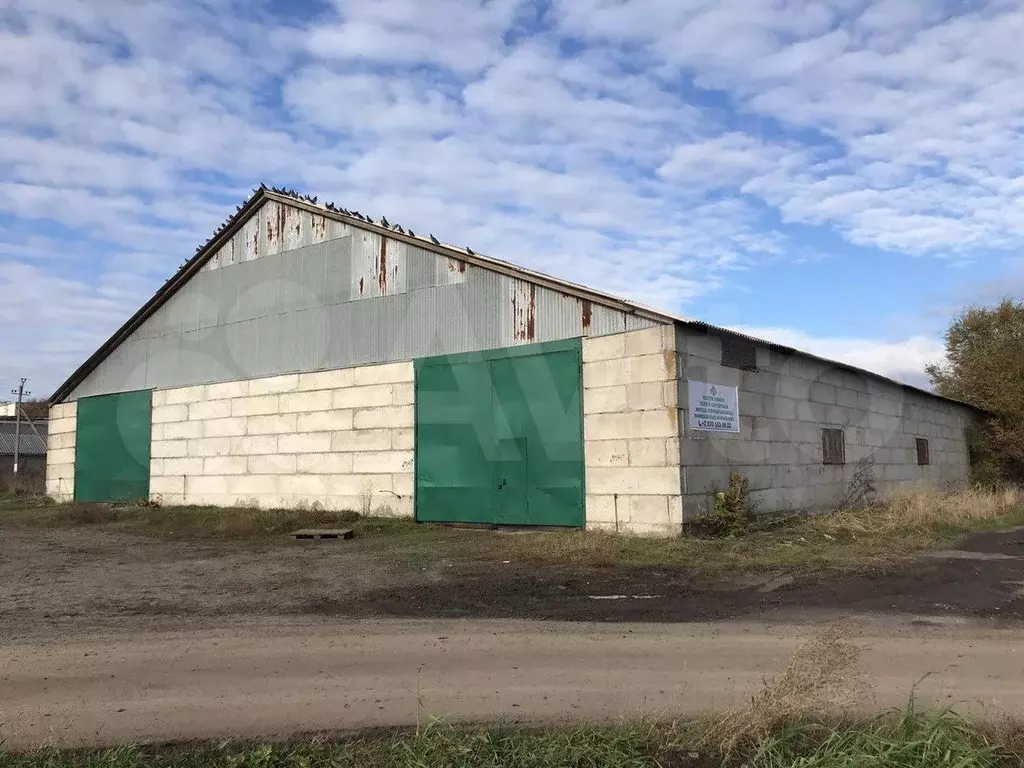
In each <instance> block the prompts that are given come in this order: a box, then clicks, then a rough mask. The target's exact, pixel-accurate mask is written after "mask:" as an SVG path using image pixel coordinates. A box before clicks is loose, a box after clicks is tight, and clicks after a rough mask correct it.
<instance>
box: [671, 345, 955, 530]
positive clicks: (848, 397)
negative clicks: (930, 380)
mask: <svg viewBox="0 0 1024 768" xmlns="http://www.w3.org/2000/svg"><path fill="white" fill-rule="evenodd" d="M721 344H722V342H721V338H720V337H719V336H717V335H715V334H713V333H702V332H699V331H693V330H690V329H686V328H683V327H679V328H678V329H677V332H676V345H677V349H678V350H679V360H680V408H681V413H680V416H681V420H680V424H681V425H682V434H683V436H684V439H683V441H682V447H681V455H682V464H683V492H684V494H685V497H684V507H685V511H686V513H687V515H693V514H695V513H696V512H697V511H698V510H700V509H701V508H703V507H704V506H706V505H707V504H708V502H709V500H710V495H711V494H713V493H714V492H716V491H719V490H722V489H724V488H725V487H726V486H727V485H728V483H729V474H730V472H737V473H739V474H741V475H743V476H745V477H746V478H747V479H748V481H749V484H750V489H751V500H752V501H753V503H754V504H755V505H756V508H757V509H758V510H760V511H779V510H787V509H813V508H822V507H828V506H831V505H834V504H835V503H836V502H837V501H839V500H840V499H842V498H843V496H844V495H845V494H846V492H847V490H848V488H849V485H850V482H851V480H852V479H853V476H854V473H855V472H857V470H858V466H859V464H858V463H859V462H862V463H867V464H870V466H871V467H872V470H873V473H874V476H875V479H876V481H875V486H876V488H877V489H878V491H879V492H885V491H892V490H895V489H896V488H899V487H900V486H903V485H906V484H914V483H921V482H925V483H929V484H933V485H938V484H953V483H960V482H963V481H964V480H965V479H966V478H967V476H968V472H969V469H970V465H969V459H968V452H967V440H966V429H967V427H968V426H969V424H970V423H971V420H972V419H973V418H974V412H973V411H972V410H971V409H970V408H967V407H966V406H959V405H957V404H955V403H950V402H948V401H944V400H942V399H939V398H935V397H929V396H927V395H925V394H923V393H916V392H913V391H911V390H908V389H906V388H904V387H900V386H898V385H896V384H892V383H888V382H885V381H882V380H880V379H878V378H877V377H874V376H869V375H863V374H858V373H855V372H852V371H849V370H847V369H845V368H840V367H836V366H832V365H829V364H828V363H825V362H822V361H817V360H815V359H813V358H810V357H807V356H805V355H800V354H787V353H785V352H780V351H776V350H773V349H771V348H769V347H767V346H764V345H757V347H756V354H757V370H756V371H742V370H739V369H736V368H730V367H725V366H723V365H722V364H721V363H722V346H721ZM691 380H692V381H703V382H710V383H714V384H724V385H728V386H736V387H738V388H739V413H740V432H739V434H729V433H719V432H704V431H701V430H694V429H691V428H690V425H689V409H688V397H689V396H688V386H687V381H691ZM826 427H828V428H833V429H840V430H842V431H843V433H844V438H845V453H846V457H845V459H846V461H845V464H843V465H839V466H836V465H825V464H824V463H823V450H822V429H823V428H826ZM917 438H923V439H925V440H927V441H928V452H929V459H930V462H929V464H928V465H926V466H919V465H918V461H917V450H916V439H917ZM861 465H862V464H861Z"/></svg>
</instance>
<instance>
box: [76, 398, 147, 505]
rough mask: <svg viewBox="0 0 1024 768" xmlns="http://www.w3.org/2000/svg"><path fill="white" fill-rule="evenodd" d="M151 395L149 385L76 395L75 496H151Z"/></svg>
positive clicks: (105, 498)
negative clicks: (142, 388) (113, 392)
mask: <svg viewBox="0 0 1024 768" xmlns="http://www.w3.org/2000/svg"><path fill="white" fill-rule="evenodd" d="M151 395H152V393H151V392H149V391H148V390H147V391H144V392H124V393H121V394H117V395H98V396H96V397H83V398H82V399H80V400H79V401H78V416H77V427H76V435H75V500H76V501H137V500H140V499H147V498H149V445H150V433H151V427H152V418H151V417H152V407H151V404H152V396H151Z"/></svg>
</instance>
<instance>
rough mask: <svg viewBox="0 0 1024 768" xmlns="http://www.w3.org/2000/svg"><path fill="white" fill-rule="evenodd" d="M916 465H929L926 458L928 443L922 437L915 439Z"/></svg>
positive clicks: (929, 461) (929, 462)
mask: <svg viewBox="0 0 1024 768" xmlns="http://www.w3.org/2000/svg"><path fill="white" fill-rule="evenodd" d="M917 463H918V465H919V466H922V467H924V466H926V465H928V464H931V460H930V459H929V457H928V441H927V440H925V439H924V438H923V437H919V438H917Z"/></svg>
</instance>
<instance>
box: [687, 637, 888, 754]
mask: <svg viewBox="0 0 1024 768" xmlns="http://www.w3.org/2000/svg"><path fill="white" fill-rule="evenodd" d="M873 705H874V692H873V689H872V688H871V686H870V684H869V683H868V682H867V678H866V676H865V675H864V671H863V669H862V667H861V664H860V648H859V647H858V646H856V645H854V644H853V643H851V642H849V641H847V640H844V639H843V637H842V634H841V631H840V628H839V627H838V626H836V625H832V626H829V627H826V628H825V629H822V630H819V631H818V632H817V633H815V634H814V635H813V636H811V637H810V638H809V639H808V640H807V641H806V642H804V643H803V644H802V645H801V646H800V647H799V648H797V650H796V651H795V652H794V653H793V655H792V657H790V660H789V663H788V664H787V665H786V668H785V670H784V671H783V672H782V674H781V675H779V676H778V677H777V678H774V679H769V680H765V683H764V686H763V687H762V688H761V690H760V691H759V692H758V693H757V694H755V695H754V696H752V697H751V699H750V701H749V702H748V703H747V704H746V705H745V706H742V707H740V708H738V709H736V710H734V711H732V712H729V713H727V714H725V715H724V716H722V717H721V718H719V719H717V720H713V721H712V722H711V723H710V724H709V725H708V727H707V729H706V730H705V731H704V732H703V734H702V735H701V743H700V746H701V747H702V748H703V749H706V750H709V751H712V752H714V753H716V754H719V755H726V756H728V755H732V754H734V753H736V752H745V753H749V752H750V751H751V750H752V749H754V748H755V747H756V745H757V744H760V743H761V742H763V741H764V740H765V739H767V738H768V737H769V736H770V735H771V734H773V733H775V732H777V731H778V730H779V729H780V728H781V727H782V726H784V725H785V724H786V723H790V722H796V721H800V720H805V719H807V718H809V717H812V716H821V715H822V714H823V713H824V714H827V715H828V716H829V717H837V718H844V717H850V716H856V715H859V714H860V713H863V712H865V711H868V710H869V709H870V708H873Z"/></svg>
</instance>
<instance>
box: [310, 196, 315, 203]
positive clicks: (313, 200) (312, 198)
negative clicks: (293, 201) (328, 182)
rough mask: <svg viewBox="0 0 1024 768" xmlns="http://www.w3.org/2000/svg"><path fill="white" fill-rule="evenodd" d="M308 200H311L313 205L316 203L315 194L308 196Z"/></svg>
mask: <svg viewBox="0 0 1024 768" xmlns="http://www.w3.org/2000/svg"><path fill="white" fill-rule="evenodd" d="M309 202H311V203H312V204H313V205H316V195H313V196H312V197H311V198H309Z"/></svg>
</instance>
